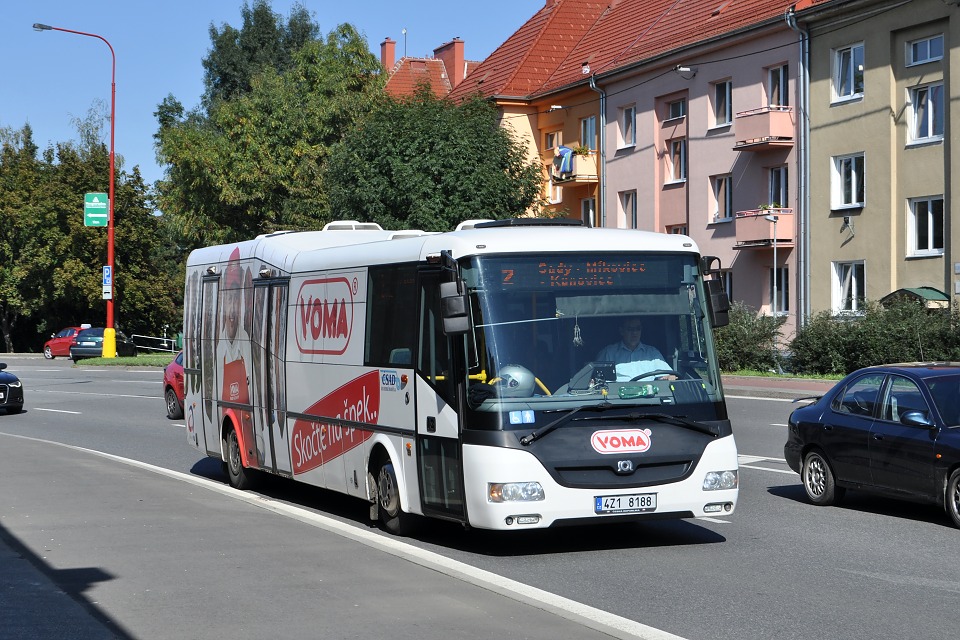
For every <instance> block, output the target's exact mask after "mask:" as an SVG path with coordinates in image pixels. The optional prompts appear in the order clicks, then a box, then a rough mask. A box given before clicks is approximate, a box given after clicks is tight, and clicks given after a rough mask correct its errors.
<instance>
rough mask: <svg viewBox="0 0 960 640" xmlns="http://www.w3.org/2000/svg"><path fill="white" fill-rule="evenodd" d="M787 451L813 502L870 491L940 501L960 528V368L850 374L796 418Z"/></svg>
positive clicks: (898, 367) (912, 366)
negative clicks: (849, 490)
mask: <svg viewBox="0 0 960 640" xmlns="http://www.w3.org/2000/svg"><path fill="white" fill-rule="evenodd" d="M783 453H784V457H785V458H786V460H787V464H789V465H790V468H791V469H793V470H794V471H796V472H798V473H799V474H800V479H801V481H802V482H803V488H804V490H805V491H806V493H807V497H808V498H809V499H810V501H811V502H813V503H814V504H818V505H829V504H835V503H836V502H838V501H839V500H840V499H841V498H843V495H844V492H845V491H846V490H847V489H863V490H867V491H872V492H877V493H882V494H885V495H887V496H892V497H895V498H901V499H905V500H913V501H920V502H931V503H934V504H940V505H942V506H943V507H944V509H946V512H947V514H948V515H949V516H950V518H951V520H952V521H953V524H954V525H956V526H957V527H960V363H958V362H934V363H930V362H927V363H907V364H891V365H884V366H878V367H867V368H866V369H860V370H859V371H855V372H853V373H851V374H850V375H848V376H847V377H846V378H844V379H843V380H841V381H840V382H838V383H837V384H836V385H835V386H834V387H833V388H832V389H831V390H830V391H829V392H828V393H827V394H826V395H824V396H823V397H821V398H819V399H818V400H817V401H816V402H814V403H812V404H809V405H807V406H804V407H801V408H799V409H796V410H795V411H794V412H793V413H792V414H791V415H790V420H789V425H788V428H787V443H786V445H784V448H783Z"/></svg>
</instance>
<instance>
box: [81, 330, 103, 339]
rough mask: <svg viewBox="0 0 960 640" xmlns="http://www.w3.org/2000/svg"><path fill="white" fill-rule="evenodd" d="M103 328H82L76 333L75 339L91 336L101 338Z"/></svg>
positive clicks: (89, 337)
mask: <svg viewBox="0 0 960 640" xmlns="http://www.w3.org/2000/svg"><path fill="white" fill-rule="evenodd" d="M102 337H103V329H102V328H101V329H84V330H83V331H81V332H80V333H78V334H77V340H78V341H79V340H84V339H86V340H90V339H91V338H102Z"/></svg>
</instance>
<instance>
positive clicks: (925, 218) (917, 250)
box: [909, 196, 943, 256]
mask: <svg viewBox="0 0 960 640" xmlns="http://www.w3.org/2000/svg"><path fill="white" fill-rule="evenodd" d="M909 215H910V246H911V255H915V256H937V255H943V196H935V197H932V198H914V199H912V200H910V213H909Z"/></svg>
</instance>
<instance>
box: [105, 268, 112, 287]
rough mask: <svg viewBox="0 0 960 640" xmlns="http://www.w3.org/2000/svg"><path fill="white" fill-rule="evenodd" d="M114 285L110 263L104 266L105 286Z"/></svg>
mask: <svg viewBox="0 0 960 640" xmlns="http://www.w3.org/2000/svg"><path fill="white" fill-rule="evenodd" d="M112 285H113V272H112V270H111V268H110V265H104V266H103V286H105V287H108V286H112Z"/></svg>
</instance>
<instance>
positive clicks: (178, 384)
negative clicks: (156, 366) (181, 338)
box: [163, 351, 183, 420]
mask: <svg viewBox="0 0 960 640" xmlns="http://www.w3.org/2000/svg"><path fill="white" fill-rule="evenodd" d="M163 401H164V402H165V403H166V405H167V417H168V418H170V419H171V420H179V419H180V418H182V417H183V351H181V352H180V353H178V354H177V357H176V358H174V359H173V360H172V361H171V362H170V364H168V365H167V366H165V367H164V368H163Z"/></svg>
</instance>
